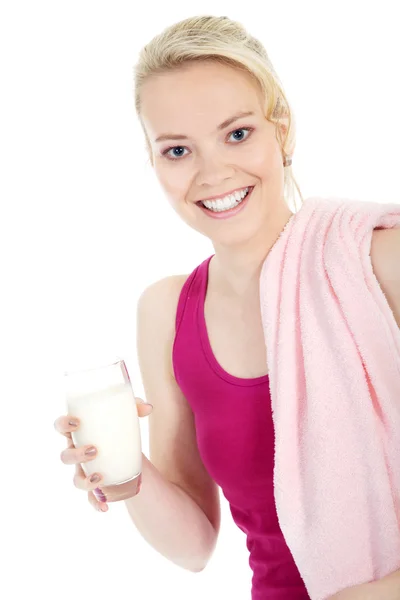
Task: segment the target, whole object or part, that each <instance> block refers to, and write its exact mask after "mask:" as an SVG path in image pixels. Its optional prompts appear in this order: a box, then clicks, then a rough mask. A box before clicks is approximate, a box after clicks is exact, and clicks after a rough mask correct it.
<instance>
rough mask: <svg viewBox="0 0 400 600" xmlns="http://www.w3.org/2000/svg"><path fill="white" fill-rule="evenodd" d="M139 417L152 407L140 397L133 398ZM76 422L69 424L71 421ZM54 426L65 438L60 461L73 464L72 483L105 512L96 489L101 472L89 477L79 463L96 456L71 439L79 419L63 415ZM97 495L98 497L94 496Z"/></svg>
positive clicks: (148, 411) (104, 505) (104, 504)
mask: <svg viewBox="0 0 400 600" xmlns="http://www.w3.org/2000/svg"><path fill="white" fill-rule="evenodd" d="M135 400H136V405H137V410H138V415H139V417H147V416H148V415H149V414H150V413H151V411H152V410H153V407H152V405H151V404H147V403H145V402H144V401H143V400H142V399H141V398H135ZM74 422H75V423H77V424H76V425H71V423H74ZM54 427H55V429H56V431H58V433H61V435H63V436H65V437H66V438H67V447H66V449H65V450H63V451H62V452H61V456H60V458H61V461H62V462H63V463H64V464H65V465H75V475H74V480H73V481H74V485H75V487H77V488H78V489H80V490H83V491H84V492H87V495H88V500H89V502H90V504H91V505H92V506H93V508H95V509H96V510H99V511H102V512H106V511H107V510H108V505H107V503H106V502H104V501H102V498H103V496H102V494H101V490H99V489H97V488H98V487H99V486H101V483H102V481H103V477H102V474H101V473H93V475H91V476H90V477H87V476H86V475H85V472H84V470H83V469H82V467H81V464H80V463H84V462H88V461H90V460H93V459H94V458H96V454H89V455H88V454H85V451H87V450H89V449H90V448H91V446H90V445H88V446H84V447H81V448H75V446H74V443H73V441H72V436H71V432H73V431H77V430H78V429H79V419H77V418H76V417H73V416H71V415H63V416H61V417H58V419H56V421H55V423H54ZM96 495H97V496H98V498H97V497H96Z"/></svg>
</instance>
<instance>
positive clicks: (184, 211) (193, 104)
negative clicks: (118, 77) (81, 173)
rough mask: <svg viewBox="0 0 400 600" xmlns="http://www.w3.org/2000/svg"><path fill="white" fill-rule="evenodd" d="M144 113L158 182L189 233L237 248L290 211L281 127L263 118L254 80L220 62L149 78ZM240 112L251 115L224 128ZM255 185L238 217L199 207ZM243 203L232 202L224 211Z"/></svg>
mask: <svg viewBox="0 0 400 600" xmlns="http://www.w3.org/2000/svg"><path fill="white" fill-rule="evenodd" d="M141 106H142V108H141V117H142V120H143V125H144V127H145V129H146V132H147V135H148V138H149V141H150V144H151V149H152V159H153V166H154V170H155V173H156V176H157V178H158V180H159V182H160V184H161V187H162V188H163V190H164V191H165V194H166V196H167V198H168V200H169V202H170V203H171V205H172V207H173V208H174V210H175V211H176V212H177V213H178V215H179V216H180V217H181V218H182V219H183V220H184V221H185V222H186V223H187V224H188V225H189V226H190V227H192V228H193V229H195V230H196V231H199V232H200V233H202V234H203V235H205V236H207V237H208V238H210V239H211V240H212V241H213V242H214V243H217V244H226V245H234V244H236V243H239V242H243V241H245V240H246V239H249V238H250V237H252V236H254V235H255V234H256V233H257V231H259V230H260V229H262V228H265V227H264V226H265V224H266V223H267V222H268V220H269V219H271V218H273V215H274V214H275V216H276V215H277V214H279V213H281V214H282V211H283V210H285V209H286V210H287V207H286V203H285V200H284V195H283V192H284V167H283V156H282V151H281V148H280V145H279V143H278V141H277V139H276V133H275V124H273V123H271V122H270V121H267V120H266V118H265V117H264V113H263V98H262V95H261V92H260V90H259V88H258V86H257V85H256V83H255V82H254V81H253V80H252V79H251V77H250V76H249V75H248V74H247V73H243V72H242V71H239V70H237V69H234V68H232V67H229V66H225V65H221V64H217V63H210V62H202V63H191V64H187V65H185V66H184V67H183V68H182V69H180V70H179V71H175V72H169V73H165V74H162V75H157V76H153V77H151V78H149V79H148V80H147V81H146V82H145V84H144V85H143V88H142V92H141ZM240 113H252V114H249V115H247V116H240V117H239V118H238V119H236V120H234V121H233V120H232V121H231V123H229V124H227V123H225V124H224V121H227V120H228V119H232V118H233V117H236V116H238V115H239V114H240ZM223 124H224V125H223ZM160 137H162V139H161V140H160V139H158V138H160ZM253 186H254V189H253V190H252V191H251V193H250V194H249V197H248V198H247V199H244V200H243V201H242V203H241V204H240V206H239V209H238V210H236V211H235V210H233V211H232V212H229V211H227V212H225V210H223V211H221V208H222V206H221V205H219V207H218V206H217V207H216V206H215V205H214V208H217V210H218V212H215V211H212V210H210V208H212V207H213V205H210V204H209V205H208V206H209V208H208V209H207V208H205V207H204V205H200V206H199V201H201V200H204V199H208V198H212V197H214V196H220V195H223V196H226V195H228V194H230V193H231V192H233V191H235V190H243V189H244V188H246V187H250V188H251V187H253ZM238 200H239V197H236V199H232V198H230V199H229V200H227V201H226V203H224V204H225V205H224V208H226V207H227V206H230V204H228V201H232V202H235V201H236V202H238ZM215 215H217V217H219V218H216V217H215ZM221 216H223V217H224V218H220V217H221Z"/></svg>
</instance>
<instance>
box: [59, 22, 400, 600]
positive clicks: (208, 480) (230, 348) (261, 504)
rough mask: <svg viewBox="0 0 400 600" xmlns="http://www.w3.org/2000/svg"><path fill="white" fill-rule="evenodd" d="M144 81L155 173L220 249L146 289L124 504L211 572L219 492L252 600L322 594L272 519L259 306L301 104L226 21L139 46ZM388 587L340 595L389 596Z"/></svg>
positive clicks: (139, 94) (68, 425) (181, 558)
mask: <svg viewBox="0 0 400 600" xmlns="http://www.w3.org/2000/svg"><path fill="white" fill-rule="evenodd" d="M135 84H136V86H135V93H136V98H135V99H136V110H137V114H138V118H139V120H140V122H141V124H142V127H143V131H144V135H145V138H146V143H147V148H148V152H149V157H150V160H151V164H152V166H153V168H154V171H155V173H156V176H157V178H158V180H159V182H160V184H161V186H162V188H163V190H164V191H165V194H166V196H167V198H168V200H169V202H170V204H171V206H172V208H173V209H174V210H175V211H176V212H177V213H178V214H179V216H180V217H181V218H182V219H183V220H184V221H185V222H186V223H187V224H188V225H189V226H190V227H192V228H193V229H195V230H196V231H198V232H200V233H202V234H203V235H205V236H207V237H208V238H209V239H210V240H211V242H212V244H213V247H214V250H215V254H214V255H213V256H211V257H209V258H207V259H206V260H205V261H204V262H203V263H202V264H201V265H199V266H198V267H197V268H196V269H195V270H194V271H193V272H192V273H191V274H185V275H178V276H170V277H167V278H165V279H162V280H161V281H158V282H156V283H154V284H153V285H151V286H149V287H148V288H147V289H146V290H145V291H144V292H143V294H142V295H141V297H140V300H139V303H138V322H137V332H138V357H139V363H140V369H141V373H142V379H143V384H144V388H145V392H146V398H147V400H148V401H150V402H151V404H152V405H153V406H154V411H152V406H151V405H150V406H149V405H146V404H140V402H142V401H140V400H139V399H138V402H139V414H140V415H141V416H145V415H148V414H149V413H150V412H151V416H150V419H149V435H150V459H151V460H149V459H148V458H147V457H146V456H143V485H142V488H141V491H140V493H139V494H138V495H137V496H135V497H134V498H131V499H130V500H127V501H126V504H127V507H128V510H129V513H130V516H131V518H132V521H133V522H134V524H135V526H136V527H137V529H138V530H139V532H140V533H141V534H142V536H143V537H144V538H145V539H146V540H147V541H148V542H149V543H150V544H151V545H152V546H153V547H154V548H155V549H156V550H157V551H158V552H160V553H161V554H163V555H164V556H165V557H166V558H168V559H169V560H171V561H173V562H174V563H176V564H178V565H180V566H182V567H183V568H185V569H189V570H191V571H195V572H197V571H201V570H202V569H204V567H205V566H206V564H207V562H208V560H209V559H210V556H211V555H212V553H213V550H214V548H215V545H216V542H217V537H218V532H219V527H220V506H219V494H218V486H220V487H221V489H222V491H223V493H224V495H225V497H226V498H227V500H228V502H229V503H230V509H231V512H232V516H233V519H234V520H235V522H236V524H237V525H238V527H239V528H240V529H241V530H243V531H244V532H245V533H246V535H247V546H248V549H249V552H250V559H249V560H250V566H251V568H252V570H253V580H252V599H253V600H266V599H267V598H268V599H269V600H272V599H274V598H275V599H278V598H279V599H280V600H283V599H284V598H286V599H287V600H300V599H306V598H309V596H308V593H307V590H306V588H305V586H304V583H303V581H302V579H301V577H300V574H299V572H298V569H297V567H296V565H295V563H294V561H293V558H292V556H291V554H290V551H289V549H288V547H287V545H286V543H285V540H284V537H283V535H282V532H281V531H280V528H279V524H278V519H277V514H276V510H275V503H274V495H273V456H274V431H273V422H272V415H271V405H270V403H269V402H268V401H266V400H269V399H270V396H269V380H268V367H267V363H266V349H265V343H264V336H263V331H262V325H261V316H260V306H259V276H260V270H261V267H262V264H263V262H264V260H265V258H266V256H267V255H268V252H269V251H270V249H271V247H272V246H273V244H274V243H275V241H276V240H277V238H278V237H279V234H280V233H281V231H282V230H283V228H284V227H285V225H286V223H287V222H288V220H289V219H290V218H291V216H292V215H293V212H292V211H291V210H290V208H289V206H288V202H287V200H288V198H287V196H288V190H290V189H291V190H292V191H293V189H294V187H296V188H297V191H298V192H299V194H300V197H301V193H300V190H299V189H298V187H297V184H296V182H295V180H294V178H293V174H292V170H291V167H290V165H291V156H292V154H293V152H294V145H295V144H294V138H295V132H294V127H293V117H292V114H291V111H290V107H289V104H288V102H287V99H286V96H285V94H284V91H283V89H282V86H281V84H280V82H279V80H278V77H277V75H276V73H275V71H274V69H273V67H272V65H271V63H270V61H269V59H268V56H267V54H266V52H265V50H264V48H263V47H262V46H261V44H260V43H259V42H258V41H257V40H256V39H254V38H253V37H251V36H250V35H249V34H248V33H247V32H246V31H245V29H244V28H243V27H242V26H241V25H240V24H238V23H236V22H233V21H231V20H229V19H228V18H226V17H223V18H217V17H199V18H191V19H186V20H184V21H182V22H180V23H178V24H176V25H174V26H172V27H169V28H168V29H166V30H165V31H164V32H163V33H162V34H161V35H159V36H157V37H156V38H155V39H153V40H152V41H151V42H150V43H149V44H148V45H147V46H146V47H145V48H144V49H143V50H142V52H141V54H140V58H139V62H138V64H137V66H136V81H135ZM374 243H375V242H374ZM377 271H379V267H378V268H377ZM75 421H76V420H75ZM73 423H74V419H72V420H71V419H69V418H68V417H60V418H59V419H58V420H57V422H56V428H57V430H58V431H59V432H60V433H62V434H64V435H66V436H67V438H68V448H67V450H65V451H64V452H63V453H62V456H61V459H62V461H63V462H64V463H65V464H75V465H76V474H75V478H74V481H75V485H76V486H77V487H78V488H80V489H83V490H86V491H87V492H88V496H89V501H90V502H91V504H92V505H93V506H94V507H95V508H97V509H100V510H107V503H106V501H107V499H106V498H105V497H104V496H103V495H102V492H101V473H99V474H98V480H97V481H96V479H94V478H93V476H92V477H91V479H90V480H89V479H88V478H86V477H85V475H84V473H83V471H82V469H81V467H80V466H79V463H81V462H84V461H87V460H91V459H92V458H93V455H90V454H89V455H88V454H85V450H87V448H77V449H74V447H73V445H72V442H71V437H70V432H71V431H73V430H74V429H76V427H77V426H79V424H78V423H77V422H76V425H75V427H74V426H73ZM385 579H387V578H385ZM391 581H392V580H390V581H389V579H388V587H386V588H385V589H383V588H380V589H379V590H378V591H377V592H375V587H374V586H375V585H376V584H377V583H381V582H374V583H370V584H365V585H362V586H355V587H354V588H349V589H348V590H345V591H343V592H341V593H340V594H337V595H335V598H340V599H343V600H345V599H346V598H348V599H351V598H353V599H354V600H356V599H357V598H363V599H364V600H365V599H366V598H367V597H371V598H372V597H374V598H375V597H376V598H378V597H379V598H380V599H381V600H383V599H384V598H385V597H387V598H390V597H392V596H390V595H389V594H390V593H391V590H394V588H393V587H390V583H391ZM382 583H384V582H383V580H382ZM385 583H386V582H385ZM397 585H398V584H397ZM373 593H375V595H374V596H372V595H371V596H367V594H373ZM377 593H378V595H376V594H377ZM385 594H387V595H385ZM393 597H394V596H393Z"/></svg>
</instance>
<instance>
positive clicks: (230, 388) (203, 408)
mask: <svg viewBox="0 0 400 600" xmlns="http://www.w3.org/2000/svg"><path fill="white" fill-rule="evenodd" d="M211 259H212V256H210V257H209V258H208V259H206V260H205V261H204V262H203V263H201V264H200V265H199V266H198V267H197V268H196V269H195V270H194V271H193V273H192V274H191V275H190V276H189V277H188V279H187V280H186V282H185V284H184V286H183V288H182V291H181V294H180V298H179V303H178V308H177V314H176V335H175V340H174V345H173V367H174V373H175V378H176V381H177V383H178V385H179V387H180V389H181V390H182V392H183V394H184V395H185V397H186V399H187V401H188V403H189V404H190V406H191V409H192V411H193V414H194V418H195V424H196V436H197V443H198V447H199V452H200V456H201V458H202V461H203V463H204V466H205V467H206V469H207V471H208V473H209V474H210V476H211V477H212V478H213V479H214V481H215V482H216V483H217V484H218V485H219V486H220V488H221V490H222V493H223V495H224V497H225V498H226V499H227V501H228V502H229V506H230V510H231V513H232V517H233V519H234V521H235V523H236V525H237V526H238V527H239V528H240V529H241V530H242V531H243V532H244V533H245V534H246V536H247V548H248V550H249V564H250V567H251V569H252V571H253V576H252V600H309V595H308V593H307V590H306V588H305V586H304V582H303V580H302V579H301V577H300V574H299V572H298V569H297V567H296V564H295V562H294V560H293V557H292V555H291V553H290V550H289V548H288V546H287V545H286V542H285V539H284V537H283V535H282V532H281V530H280V527H279V523H278V518H277V514H276V508H275V501H274V494H273V466H274V428H273V421H272V413H271V398H270V391H269V378H268V375H264V376H262V377H256V378H253V379H243V378H239V377H235V376H233V375H230V374H229V373H227V372H226V371H225V370H224V369H223V368H222V367H221V366H220V365H219V363H218V362H217V360H216V358H215V356H214V354H213V351H212V349H211V346H210V342H209V339H208V335H207V329H206V323H205V317H204V300H205V297H206V291H207V282H208V265H209V262H210V260H211Z"/></svg>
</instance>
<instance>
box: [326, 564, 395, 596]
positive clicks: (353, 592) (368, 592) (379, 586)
mask: <svg viewBox="0 0 400 600" xmlns="http://www.w3.org/2000/svg"><path fill="white" fill-rule="evenodd" d="M328 600H400V569H398V570H397V571H394V572H393V573H390V574H389V575H386V576H385V577H382V579H377V580H376V581H371V582H369V583H362V584H360V585H354V586H352V587H350V588H346V589H345V590H342V591H341V592H338V593H337V594H334V595H333V596H330V597H329V599H328Z"/></svg>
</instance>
